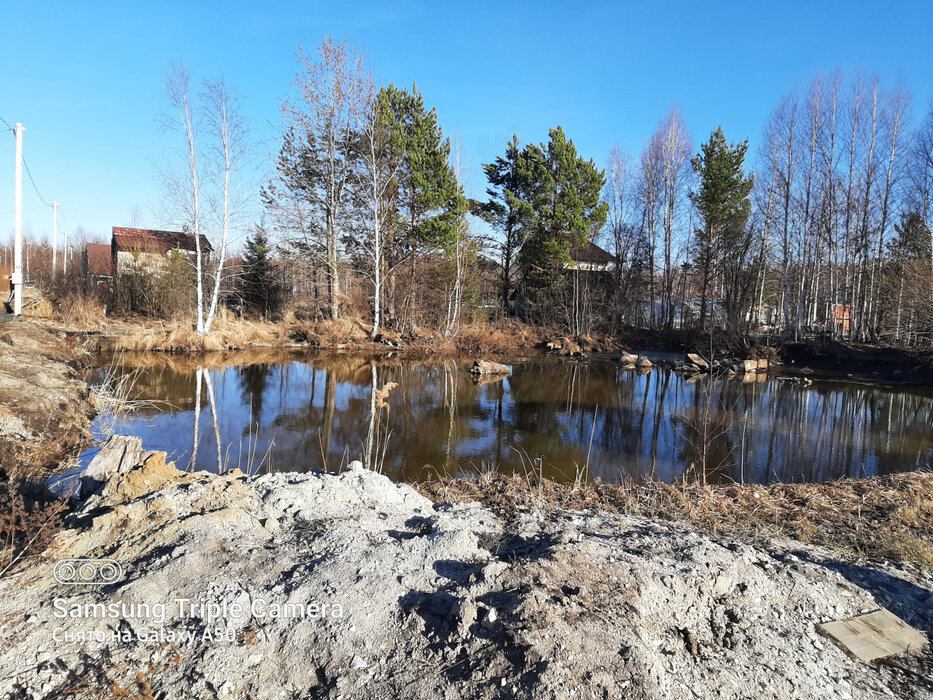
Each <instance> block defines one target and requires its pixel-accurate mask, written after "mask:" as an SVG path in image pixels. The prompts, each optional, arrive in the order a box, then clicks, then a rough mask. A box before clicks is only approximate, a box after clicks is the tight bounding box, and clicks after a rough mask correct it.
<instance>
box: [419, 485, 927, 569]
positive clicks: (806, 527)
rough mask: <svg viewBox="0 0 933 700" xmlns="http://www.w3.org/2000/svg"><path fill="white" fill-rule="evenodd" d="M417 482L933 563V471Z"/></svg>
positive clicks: (489, 500)
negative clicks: (778, 478) (727, 478)
mask: <svg viewBox="0 0 933 700" xmlns="http://www.w3.org/2000/svg"><path fill="white" fill-rule="evenodd" d="M417 488H418V489H419V490H420V491H421V492H422V493H424V494H425V495H426V496H428V497H429V498H433V499H435V500H446V501H451V500H452V501H474V500H475V501H481V502H482V503H484V504H486V505H487V506H489V507H490V508H492V509H493V510H494V511H496V512H498V513H499V514H500V515H502V516H504V517H510V516H512V515H514V514H515V513H516V512H517V511H518V510H521V509H529V508H537V509H545V510H546V509H562V508H579V509H583V508H588V509H600V510H607V511H611V512H618V513H624V514H626V515H632V516H637V517H645V518H653V519H662V520H678V521H685V522H688V523H691V524H692V525H694V526H695V527H697V528H698V529H699V530H702V531H704V532H708V533H711V534H728V535H748V536H756V537H757V536H785V537H791V538H794V539H798V540H801V541H804V542H810V543H812V544H817V545H821V546H826V547H830V548H833V549H837V550H840V551H843V552H846V553H848V554H852V555H857V556H867V557H883V558H888V559H897V560H904V561H911V562H914V563H917V564H920V565H922V566H924V567H926V568H927V569H930V570H933V474H931V473H908V474H895V475H890V476H883V477H872V478H867V479H842V480H839V481H833V482H829V483H825V484H772V485H769V486H760V485H747V486H739V485H730V486H721V485H714V486H701V485H697V484H675V485H671V484H662V483H660V482H650V483H647V484H634V483H623V484H607V483H604V482H601V481H595V482H591V483H584V484H580V483H576V484H560V483H556V482H552V481H547V480H544V481H543V482H540V483H539V482H537V481H535V483H533V484H530V483H529V480H528V479H527V478H525V477H520V476H505V475H492V474H484V475H482V476H480V477H477V478H473V479H462V478H461V479H444V480H439V481H432V482H427V483H423V484H418V485H417Z"/></svg>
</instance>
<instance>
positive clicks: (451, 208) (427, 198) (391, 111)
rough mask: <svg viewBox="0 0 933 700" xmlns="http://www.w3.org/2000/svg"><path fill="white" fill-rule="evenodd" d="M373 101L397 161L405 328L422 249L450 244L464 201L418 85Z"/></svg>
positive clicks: (397, 240)
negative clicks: (384, 121)
mask: <svg viewBox="0 0 933 700" xmlns="http://www.w3.org/2000/svg"><path fill="white" fill-rule="evenodd" d="M377 99H379V100H380V101H381V102H382V107H381V108H380V114H382V115H383V118H385V119H387V120H388V124H386V131H387V133H388V135H389V136H388V142H389V143H388V150H389V152H390V153H392V154H395V155H396V156H397V157H398V158H399V161H400V166H399V168H398V170H397V172H396V180H397V183H398V191H397V195H396V198H395V206H396V215H395V217H393V218H394V219H395V221H394V224H395V225H394V228H395V233H396V235H395V236H394V245H393V247H394V251H393V252H394V257H395V264H396V265H397V264H399V263H400V262H402V261H405V262H408V285H407V290H406V294H405V308H404V316H403V319H402V324H401V325H402V329H403V330H404V329H405V327H410V326H411V321H412V319H411V309H412V302H413V294H414V286H415V274H416V269H417V268H416V262H417V259H418V257H419V255H421V253H422V252H423V251H425V250H431V249H443V248H446V247H448V246H450V245H451V244H453V242H454V241H455V236H456V231H455V227H456V226H457V224H458V221H459V219H460V217H461V216H463V214H464V213H465V211H466V199H465V198H464V197H463V193H462V192H461V190H460V186H459V184H458V183H457V178H456V176H455V175H454V172H453V169H452V168H451V167H450V163H449V157H450V141H449V139H447V138H445V137H444V135H443V132H442V130H441V127H440V125H439V124H438V122H437V111H436V110H435V109H434V108H431V109H430V110H427V109H425V106H424V99H423V98H422V97H421V93H420V92H419V91H418V89H417V87H415V86H414V85H413V86H412V89H411V92H409V91H407V90H404V89H402V88H396V87H395V86H394V85H391V84H390V85H388V86H387V87H384V88H382V89H381V90H380V91H379V95H378V97H377ZM389 266H390V267H393V265H392V264H390V265H389Z"/></svg>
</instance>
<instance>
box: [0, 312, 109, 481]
mask: <svg viewBox="0 0 933 700" xmlns="http://www.w3.org/2000/svg"><path fill="white" fill-rule="evenodd" d="M69 340H70V339H68V338H66V336H65V334H64V333H60V332H56V331H54V330H51V329H49V328H47V327H45V326H43V325H41V324H39V323H35V322H32V321H28V320H24V319H18V320H15V321H8V322H6V323H4V324H3V325H2V326H0V468H2V471H4V472H5V474H6V475H7V476H10V477H13V478H19V477H32V476H36V475H37V474H39V473H41V472H43V471H45V470H48V469H51V468H53V467H57V466H59V465H60V464H61V462H62V461H63V460H64V459H66V458H67V457H68V456H71V455H73V454H75V453H76V452H77V450H78V449H79V448H80V446H81V445H82V444H83V443H84V442H85V441H86V440H87V438H88V435H89V433H88V430H89V427H90V424H91V418H92V417H93V415H94V408H93V406H92V405H91V402H90V400H89V394H88V387H87V384H86V383H85V382H83V381H82V380H81V379H80V378H79V377H78V376H77V372H76V371H75V369H74V367H73V366H72V365H71V364H70V363H72V362H74V361H75V360H76V359H77V356H78V350H76V349H75V347H74V346H73V344H71V343H70V342H69Z"/></svg>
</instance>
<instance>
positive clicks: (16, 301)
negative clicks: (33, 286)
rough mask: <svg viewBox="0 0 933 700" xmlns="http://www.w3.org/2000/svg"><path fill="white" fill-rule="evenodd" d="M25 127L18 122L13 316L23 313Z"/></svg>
mask: <svg viewBox="0 0 933 700" xmlns="http://www.w3.org/2000/svg"><path fill="white" fill-rule="evenodd" d="M23 131H25V129H24V128H23V125H22V123H21V122H16V126H14V127H13V133H14V134H16V166H15V170H14V175H13V275H12V276H11V277H10V282H11V283H12V285H13V315H14V316H19V315H20V314H22V313H23Z"/></svg>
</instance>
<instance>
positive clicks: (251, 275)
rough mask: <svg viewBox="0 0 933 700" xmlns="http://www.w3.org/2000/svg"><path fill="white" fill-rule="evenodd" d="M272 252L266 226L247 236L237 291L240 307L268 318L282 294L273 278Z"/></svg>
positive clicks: (277, 305)
mask: <svg viewBox="0 0 933 700" xmlns="http://www.w3.org/2000/svg"><path fill="white" fill-rule="evenodd" d="M271 253H272V251H271V247H270V245H269V239H268V237H267V236H266V231H265V229H264V228H263V227H262V226H257V227H256V230H255V231H254V232H253V235H252V236H250V237H248V238H247V239H246V249H245V251H244V252H243V264H242V265H243V269H242V274H241V275H240V279H239V284H238V291H239V294H240V298H241V299H242V300H243V306H244V307H245V308H246V309H247V310H248V311H251V312H253V313H258V314H262V315H263V316H264V317H265V318H270V317H271V316H272V314H274V313H275V312H276V311H277V310H278V307H279V303H280V301H281V297H282V290H281V287H280V286H279V283H278V282H277V281H276V279H275V270H274V269H273V267H272V260H271Z"/></svg>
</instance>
